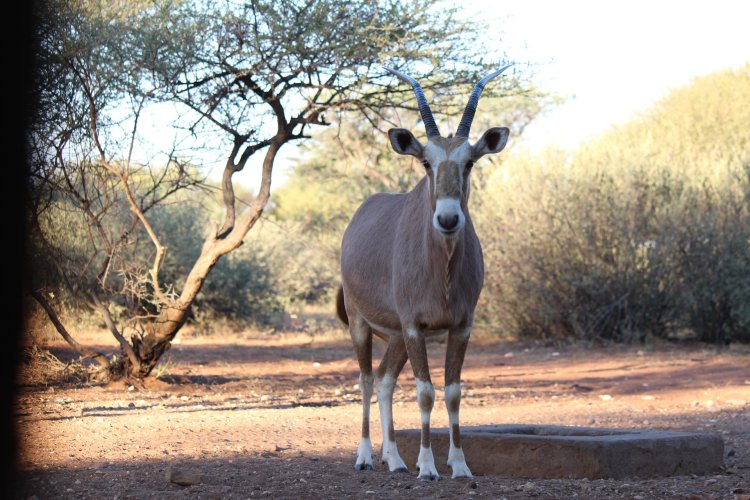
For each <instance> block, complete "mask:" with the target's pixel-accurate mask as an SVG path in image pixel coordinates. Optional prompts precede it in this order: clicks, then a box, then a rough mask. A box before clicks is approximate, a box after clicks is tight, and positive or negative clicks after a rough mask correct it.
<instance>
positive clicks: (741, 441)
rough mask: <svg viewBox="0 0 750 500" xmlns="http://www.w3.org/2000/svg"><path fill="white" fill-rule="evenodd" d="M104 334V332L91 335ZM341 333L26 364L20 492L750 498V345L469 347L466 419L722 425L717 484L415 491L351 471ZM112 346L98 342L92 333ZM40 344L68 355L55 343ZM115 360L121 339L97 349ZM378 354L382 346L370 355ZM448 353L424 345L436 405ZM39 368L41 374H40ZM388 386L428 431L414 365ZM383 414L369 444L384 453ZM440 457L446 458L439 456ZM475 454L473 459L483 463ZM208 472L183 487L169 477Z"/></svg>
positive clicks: (481, 480)
mask: <svg viewBox="0 0 750 500" xmlns="http://www.w3.org/2000/svg"><path fill="white" fill-rule="evenodd" d="M92 335H93V334H92ZM345 335H346V334H345V333H343V332H337V333H331V334H327V335H323V336H310V335H302V334H288V335H263V334H247V335H234V336H231V337H229V336H227V337H224V338H219V337H216V336H211V337H206V336H203V337H200V336H190V335H182V336H181V337H180V338H179V339H178V340H179V341H180V342H179V343H178V344H176V345H174V346H173V348H172V350H171V351H170V352H169V354H168V359H166V360H165V363H164V364H163V365H162V367H161V368H160V370H159V377H158V378H152V379H150V380H147V381H146V382H145V384H143V385H142V386H140V387H136V386H129V385H128V384H126V383H123V382H118V383H112V384H109V385H106V386H95V385H86V384H62V385H57V386H51V385H50V386H48V385H45V384H44V383H42V381H40V380H39V377H38V369H39V367H38V366H36V362H35V361H34V360H33V359H31V360H27V363H26V364H25V369H24V370H23V371H22V373H21V375H20V377H21V383H22V388H21V391H20V395H19V398H18V402H17V409H16V414H17V425H18V432H19V437H20V440H21V442H22V451H21V457H20V469H21V481H22V485H21V491H20V496H19V498H28V497H31V496H34V495H35V496H36V497H38V498H39V499H46V498H96V499H101V498H167V499H168V498H175V499H176V498H180V499H181V498H185V497H186V496H189V497H193V498H248V497H274V498H342V497H344V498H351V497H355V498H359V497H364V498H376V497H377V498H382V497H385V498H407V497H408V498H412V497H418V498H453V497H467V496H476V497H486V498H503V497H506V498H529V497H537V498H576V497H577V498H632V499H649V498H691V499H707V498H730V499H743V500H747V499H750V362H749V361H750V348H748V347H747V346H740V347H731V348H714V347H706V346H696V345H692V346H674V345H659V346H653V345H651V346H640V347H623V346H614V347H583V346H580V345H573V346H558V347H544V346H539V345H535V344H531V343H528V344H523V343H518V342H497V341H492V340H489V339H484V340H483V339H481V338H476V339H472V344H471V346H470V347H469V352H468V354H467V361H466V364H465V368H464V375H463V379H464V391H463V393H464V398H463V401H462V407H461V421H462V424H465V425H480V424H501V423H525V424H532V423H534V424H537V423H538V424H551V425H578V426H601V427H617V428H635V429H644V428H654V429H664V430H686V431H703V432H712V433H718V434H720V435H721V436H722V437H723V438H724V442H725V467H724V469H723V470H722V471H720V472H717V473H715V474H710V475H707V476H689V477H685V476H682V477H667V478H651V479H637V478H632V479H626V480H591V481H589V480H561V479H549V480H539V479H534V480H529V479H523V478H507V477H496V476H477V477H475V478H474V479H473V480H451V479H450V478H443V479H442V480H441V481H439V482H431V483H428V482H421V481H419V480H417V478H416V473H415V471H414V470H413V469H414V468H413V464H408V465H410V466H412V472H411V474H409V475H406V474H390V473H388V472H387V470H386V469H385V467H384V466H382V465H380V463H379V461H376V470H374V471H362V472H356V471H355V470H354V468H353V466H354V459H355V456H356V449H357V442H358V436H359V428H360V412H361V401H360V395H359V390H358V388H357V385H356V384H357V381H358V370H357V366H356V361H355V360H354V357H353V355H352V349H351V347H350V346H349V344H348V342H347V339H346V337H345ZM84 340H88V341H90V342H91V341H94V342H97V341H98V342H100V343H102V342H105V341H106V338H105V337H97V336H93V337H91V338H89V339H84ZM46 344H47V345H45V346H43V347H45V348H47V349H50V350H51V351H52V352H54V353H55V354H56V355H57V356H58V357H59V358H61V359H63V360H65V359H71V358H72V354H71V353H70V351H68V350H67V349H65V348H64V346H62V345H61V344H60V343H59V342H57V341H47V343H46ZM99 348H100V349H101V350H103V351H109V352H112V351H113V350H114V349H113V348H112V347H111V344H108V345H103V344H102V345H99ZM375 349H376V353H377V355H380V354H382V352H383V346H382V344H380V343H377V345H376V348H375ZM444 349H445V346H444V345H442V344H439V343H434V344H430V346H429V351H430V366H431V367H432V375H433V380H434V381H435V384H436V394H437V395H438V401H437V403H436V406H435V411H434V412H433V417H432V418H433V420H432V421H433V427H442V426H445V425H446V424H447V415H446V412H445V408H444V405H443V402H442V396H441V395H442V365H443V362H442V359H443V354H444ZM35 370H36V371H35ZM399 382H400V384H399V387H398V388H397V390H396V392H395V407H394V414H395V421H396V427H397V428H417V427H418V426H419V411H418V409H417V404H416V402H415V389H414V379H413V377H412V376H411V368H410V367H409V365H408V364H407V366H406V368H405V370H404V373H403V374H402V376H401V378H400V379H399ZM377 415H378V413H377V407H376V406H374V407H373V429H372V434H373V444H374V448H375V450H376V453H377V452H378V451H379V447H380V425H379V418H378V416H377ZM436 459H437V460H445V457H436ZM478 459H480V457H471V456H470V455H469V456H467V462H468V464H469V466H471V463H472V460H478ZM169 469H172V470H174V471H179V472H185V473H188V474H193V475H198V476H199V481H200V482H199V483H198V484H194V485H191V486H179V485H177V484H174V483H172V482H170V481H169V480H168V479H167V477H166V475H167V471H168V470H169Z"/></svg>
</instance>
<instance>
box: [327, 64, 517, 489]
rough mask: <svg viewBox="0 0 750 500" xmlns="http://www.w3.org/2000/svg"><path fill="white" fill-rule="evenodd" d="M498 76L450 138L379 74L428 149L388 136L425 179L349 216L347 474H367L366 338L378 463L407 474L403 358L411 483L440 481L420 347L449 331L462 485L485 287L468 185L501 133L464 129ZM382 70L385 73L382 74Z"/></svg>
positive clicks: (420, 96) (456, 467)
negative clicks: (353, 394) (397, 419)
mask: <svg viewBox="0 0 750 500" xmlns="http://www.w3.org/2000/svg"><path fill="white" fill-rule="evenodd" d="M507 67H508V66H506V67H505V68H503V69H501V70H499V71H497V72H495V73H492V74H490V75H488V76H486V77H485V78H483V79H482V80H480V81H479V83H477V84H476V86H475V87H474V91H473V92H472V94H471V97H470V99H469V102H468V104H467V106H466V109H465V111H464V114H463V117H462V119H461V123H460V125H459V127H458V130H457V132H456V134H455V136H452V135H449V136H448V137H441V136H440V132H439V131H438V128H437V126H436V125H435V121H434V119H433V116H432V112H431V110H430V108H429V106H428V104H427V100H426V98H425V96H424V93H423V91H422V89H421V87H420V85H419V83H418V82H417V81H416V80H414V79H413V78H411V77H410V76H407V75H404V74H402V73H400V72H398V71H395V70H391V69H388V71H389V72H391V73H393V74H395V75H397V76H398V77H400V78H402V79H403V80H405V81H407V82H408V83H410V84H411V86H412V88H413V89H414V93H415V94H416V97H417V102H418V105H419V109H420V113H421V115H422V121H423V122H424V124H425V128H426V130H427V143H426V144H421V143H420V142H419V141H417V139H416V138H415V137H414V135H412V133H411V132H410V131H408V130H406V129H402V128H394V129H391V130H389V132H388V136H389V138H390V142H391V145H392V147H393V149H394V150H395V151H396V152H397V153H399V154H403V155H411V156H414V157H415V158H417V159H418V160H419V161H421V162H422V163H423V165H424V168H425V172H426V175H425V177H424V178H423V179H422V180H421V181H420V182H419V183H418V184H417V186H416V187H415V188H414V189H413V190H412V191H411V192H409V193H404V194H390V193H379V194H376V195H374V196H371V197H370V198H368V199H367V200H366V201H365V202H364V203H363V204H362V206H360V207H359V209H358V210H357V212H356V213H355V214H354V217H353V218H352V220H351V222H350V223H349V226H348V227H347V229H346V232H345V233H344V237H343V242H342V246H341V278H342V290H340V291H339V297H338V303H337V308H338V313H339V316H340V317H341V319H342V320H343V321H344V322H345V323H347V324H348V325H349V331H350V333H351V337H352V341H353V343H354V347H355V351H356V354H357V358H358V361H359V368H360V388H361V391H362V437H361V440H360V444H359V449H358V452H357V459H356V462H355V468H356V469H358V470H367V469H372V467H373V465H372V464H373V454H372V443H371V441H370V400H371V398H372V392H373V381H374V378H375V377H374V376H373V372H372V336H373V334H375V335H376V336H378V337H381V338H383V339H386V340H387V341H388V346H387V349H386V353H385V356H384V357H383V360H382V362H381V364H380V366H379V368H378V371H377V379H378V406H379V408H380V420H381V425H382V429H383V444H382V450H381V452H382V453H381V460H382V462H383V463H386V464H388V468H389V470H390V471H393V472H396V471H398V472H408V469H407V467H406V464H405V463H404V461H403V460H402V459H401V457H400V456H399V453H398V449H397V447H396V440H395V436H394V427H393V411H392V401H393V390H394V386H395V384H396V379H397V378H398V376H399V373H400V372H401V369H402V368H403V367H404V365H405V364H406V360H407V358H408V359H409V360H410V361H411V366H412V369H413V371H414V377H415V379H416V386H417V401H418V403H419V409H420V412H421V422H422V438H421V447H420V451H419V458H418V459H417V463H416V466H417V468H418V469H419V478H420V479H425V480H432V479H439V475H438V472H437V469H436V468H435V459H434V456H433V453H432V447H431V445H430V414H431V412H432V408H433V406H434V403H435V390H434V387H433V384H432V380H431V378H430V371H429V367H428V363H427V349H426V346H425V338H426V337H428V336H431V335H436V334H439V333H443V332H445V331H447V332H448V340H447V348H446V357H445V404H446V407H447V410H448V418H449V423H450V449H449V453H448V464H449V465H450V466H451V468H452V470H453V474H452V477H454V478H456V477H471V471H470V470H469V467H468V466H467V465H466V460H465V458H464V453H463V450H462V448H461V437H460V430H459V420H458V413H459V406H460V403H461V367H462V365H463V362H464V354H465V353H466V347H467V345H468V341H469V337H470V335H471V330H472V324H473V320H474V309H475V307H476V304H477V300H478V299H479V293H480V291H481V289H482V282H483V279H484V265H483V261H482V248H481V246H480V244H479V239H478V238H477V235H476V233H475V231H474V226H473V225H472V222H471V217H470V216H469V191H470V185H469V178H470V174H471V169H472V166H473V165H474V163H475V162H476V161H477V160H478V159H479V158H481V157H482V156H483V155H486V154H490V153H498V152H500V151H501V150H502V149H503V148H504V147H505V144H506V142H507V140H508V134H509V131H508V129H507V128H504V127H503V128H499V127H495V128H490V129H489V130H487V131H486V132H485V133H484V134H483V135H482V137H481V138H480V139H479V141H477V143H476V144H474V145H471V144H469V141H468V137H469V130H470V127H471V122H472V120H473V118H474V113H475V111H476V107H477V103H478V101H479V97H480V95H481V92H482V90H483V89H484V86H485V84H486V83H487V82H488V81H489V80H490V79H492V78H494V77H496V76H497V75H499V74H500V73H501V72H502V71H504V70H505V69H506V68H507ZM386 69H387V68H386Z"/></svg>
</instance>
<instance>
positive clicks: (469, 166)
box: [466, 160, 474, 170]
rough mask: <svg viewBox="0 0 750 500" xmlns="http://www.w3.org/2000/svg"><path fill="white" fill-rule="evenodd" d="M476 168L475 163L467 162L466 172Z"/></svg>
mask: <svg viewBox="0 0 750 500" xmlns="http://www.w3.org/2000/svg"><path fill="white" fill-rule="evenodd" d="M473 166H474V162H473V161H471V160H469V161H467V162H466V170H471V167H473Z"/></svg>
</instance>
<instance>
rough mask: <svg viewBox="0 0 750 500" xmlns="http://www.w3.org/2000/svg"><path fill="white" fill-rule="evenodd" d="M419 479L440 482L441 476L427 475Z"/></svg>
mask: <svg viewBox="0 0 750 500" xmlns="http://www.w3.org/2000/svg"><path fill="white" fill-rule="evenodd" d="M418 479H419V480H420V481H440V476H438V475H435V474H425V475H424V476H419V478H418Z"/></svg>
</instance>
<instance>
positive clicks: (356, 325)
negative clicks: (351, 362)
mask: <svg viewBox="0 0 750 500" xmlns="http://www.w3.org/2000/svg"><path fill="white" fill-rule="evenodd" d="M349 334H350V335H351V337H352V342H353V344H354V350H355V351H356V354H357V361H359V388H360V390H361V391H362V436H361V438H360V440H359V447H358V448H357V461H356V462H354V468H355V469H356V470H372V442H371V441H370V400H371V399H372V381H373V376H372V330H371V329H370V325H368V324H367V323H366V322H365V320H364V319H363V318H362V316H360V315H359V314H349Z"/></svg>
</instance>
